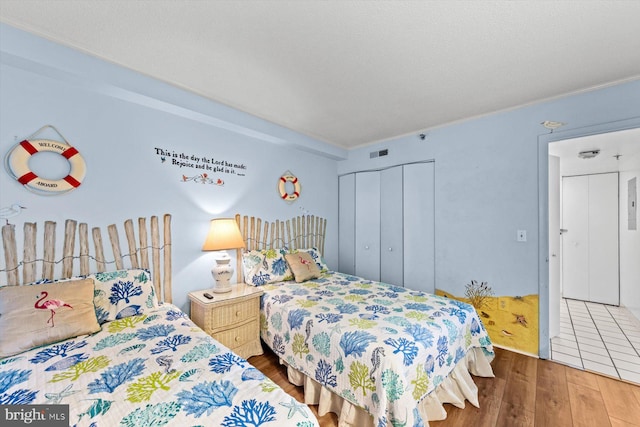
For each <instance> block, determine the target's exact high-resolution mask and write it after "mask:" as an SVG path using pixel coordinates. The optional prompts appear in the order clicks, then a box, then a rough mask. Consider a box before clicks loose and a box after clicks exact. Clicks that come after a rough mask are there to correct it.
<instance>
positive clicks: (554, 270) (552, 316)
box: [549, 156, 561, 338]
mask: <svg viewBox="0 0 640 427" xmlns="http://www.w3.org/2000/svg"><path fill="white" fill-rule="evenodd" d="M560 256H561V253H560V157H557V156H549V337H550V338H553V337H555V336H557V335H559V334H560V287H561V284H560V278H561V273H560Z"/></svg>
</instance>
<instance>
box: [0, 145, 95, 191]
mask: <svg viewBox="0 0 640 427" xmlns="http://www.w3.org/2000/svg"><path fill="white" fill-rule="evenodd" d="M43 151H50V152H53V153H58V154H60V155H61V156H62V157H64V158H65V159H67V161H68V162H69V165H70V170H69V174H68V175H67V176H65V177H64V178H62V179H58V180H52V179H46V178H41V177H39V176H38V175H36V174H35V173H34V172H33V171H32V170H30V169H29V159H30V158H31V156H33V155H34V154H36V153H39V152H43ZM5 163H6V166H7V169H8V171H9V173H10V174H11V175H13V177H14V178H15V179H16V180H17V181H18V182H19V183H20V184H22V185H24V186H25V188H27V189H28V190H32V191H36V192H51V193H65V192H67V191H71V190H74V189H76V188H78V187H79V186H80V184H82V180H83V179H84V177H85V175H86V172H87V168H86V164H85V162H84V159H83V158H82V156H81V155H80V153H79V152H78V150H77V149H75V148H74V147H72V146H71V145H69V144H66V143H64V142H59V141H52V140H50V139H36V140H33V141H29V140H26V139H25V140H24V141H22V142H20V143H18V144H16V145H15V146H14V147H13V149H11V151H10V152H9V153H8V155H7V159H6V161H5Z"/></svg>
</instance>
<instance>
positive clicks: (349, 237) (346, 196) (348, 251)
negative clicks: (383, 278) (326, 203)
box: [338, 173, 356, 274]
mask: <svg viewBox="0 0 640 427" xmlns="http://www.w3.org/2000/svg"><path fill="white" fill-rule="evenodd" d="M338 183H339V196H338V251H339V252H338V271H341V272H343V273H347V274H355V273H356V270H355V267H356V259H355V256H356V252H355V251H356V248H355V243H356V229H355V225H356V199H355V197H356V175H355V174H353V173H352V174H349V175H343V176H341V177H340V178H338Z"/></svg>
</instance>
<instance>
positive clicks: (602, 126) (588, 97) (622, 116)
mask: <svg viewBox="0 0 640 427" xmlns="http://www.w3.org/2000/svg"><path fill="white" fill-rule="evenodd" d="M638 117H640V81H633V82H629V83H625V84H620V85H616V86H612V87H608V88H603V89H599V90H594V91H590V92H585V93H581V94H577V95H573V96H569V97H564V98H559V99H555V100H550V101H547V102H543V103H540V104H535V105H531V106H527V107H522V108H518V109H514V110H511V111H505V112H501V113H496V114H492V115H489V116H485V117H481V118H476V119H472V120H468V121H465V122H462V123H458V124H452V125H449V126H445V127H441V128H437V129H433V130H431V131H429V132H426V134H427V136H426V138H425V140H421V139H420V138H419V137H418V135H417V134H416V135H410V136H405V137H402V138H398V139H395V140H391V141H385V142H381V143H376V144H372V145H369V146H366V147H362V148H359V149H357V150H352V151H350V152H349V156H348V159H347V160H344V161H340V162H339V164H338V173H339V174H344V173H348V172H351V171H356V170H364V169H375V168H382V167H386V166H390V165H394V164H401V163H406V162H414V161H420V160H427V159H434V160H435V170H436V186H435V187H436V189H435V191H436V192H435V205H436V217H435V221H436V224H435V226H436V288H438V289H443V290H447V291H449V292H451V293H453V294H454V295H459V296H461V295H464V286H465V284H467V283H469V282H470V281H471V280H472V279H475V280H478V281H487V282H489V284H490V285H492V287H493V289H494V291H495V293H496V295H529V294H537V293H538V280H539V275H538V252H539V240H538V233H539V231H540V230H539V225H538V220H539V218H538V207H539V204H538V187H539V176H538V175H539V163H538V140H539V138H540V137H541V136H543V135H545V134H548V133H549V130H547V129H546V128H544V127H543V126H542V125H541V122H543V121H545V120H554V121H560V122H565V123H567V125H566V126H564V127H563V128H561V129H559V130H556V131H555V133H557V134H558V136H557V138H556V139H561V137H560V136H559V135H561V134H562V133H567V134H571V136H575V135H576V134H581V133H583V134H588V133H589V132H590V128H591V127H596V125H598V126H597V128H598V132H605V131H610V130H614V129H617V128H618V125H617V123H618V122H621V121H624V120H627V119H631V118H638ZM383 148H388V149H389V155H388V156H386V157H378V158H376V159H370V158H369V152H371V151H375V150H380V149H383ZM545 170H546V169H545ZM522 229H524V230H526V231H527V242H526V243H519V242H517V241H516V232H517V230H522ZM545 232H546V231H545Z"/></svg>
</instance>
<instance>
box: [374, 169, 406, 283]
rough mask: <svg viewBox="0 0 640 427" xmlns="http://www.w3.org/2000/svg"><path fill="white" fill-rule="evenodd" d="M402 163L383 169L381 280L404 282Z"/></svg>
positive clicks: (381, 185) (381, 189)
mask: <svg viewBox="0 0 640 427" xmlns="http://www.w3.org/2000/svg"><path fill="white" fill-rule="evenodd" d="M402 198H403V191H402V166H396V167H393V168H389V169H384V170H382V171H380V281H381V282H385V283H389V284H392V285H396V286H403V285H404V278H403V273H402V271H403V269H404V266H403V241H404V235H403V232H402V229H403V218H402V211H403V208H402Z"/></svg>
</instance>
